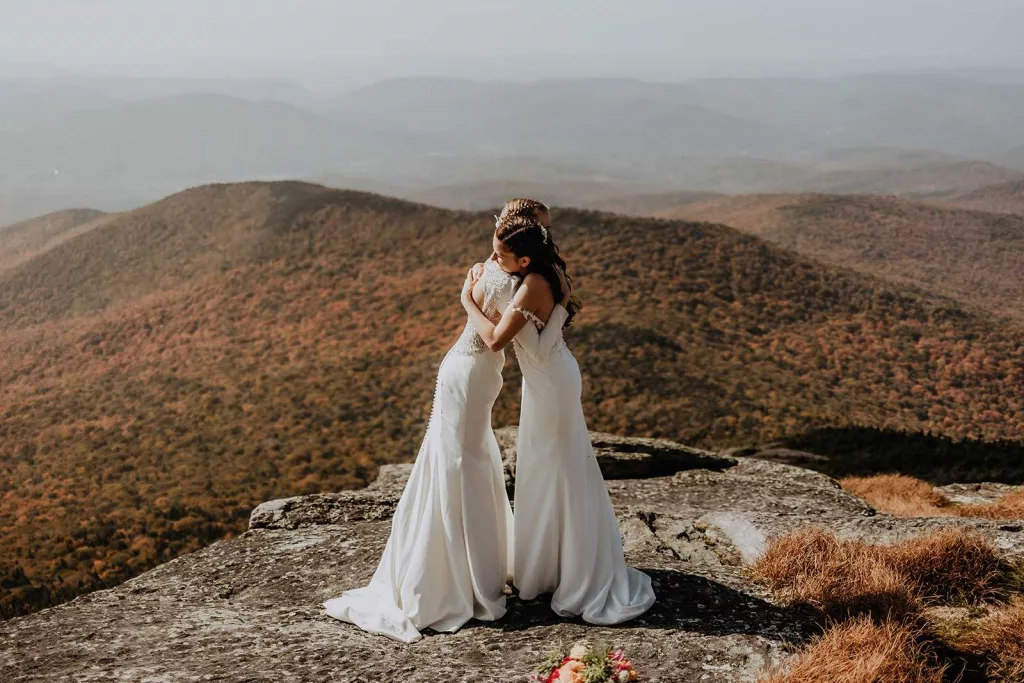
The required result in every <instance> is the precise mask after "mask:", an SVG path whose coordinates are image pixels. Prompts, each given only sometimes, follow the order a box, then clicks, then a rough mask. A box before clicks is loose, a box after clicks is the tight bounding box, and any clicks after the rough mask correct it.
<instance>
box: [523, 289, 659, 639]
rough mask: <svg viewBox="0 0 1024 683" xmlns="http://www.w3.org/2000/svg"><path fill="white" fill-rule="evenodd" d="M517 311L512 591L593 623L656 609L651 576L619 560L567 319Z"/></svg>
mask: <svg viewBox="0 0 1024 683" xmlns="http://www.w3.org/2000/svg"><path fill="white" fill-rule="evenodd" d="M511 305H512V306H515V305H514V304H511ZM516 310H519V311H520V313H522V314H523V315H524V316H526V318H527V320H528V322H527V325H526V326H525V327H524V328H523V330H522V331H521V332H520V333H519V334H518V335H516V338H515V339H514V340H513V344H514V346H515V350H516V357H517V358H518V360H519V367H520V368H521V369H522V372H523V399H522V401H523V402H522V409H521V417H520V420H519V444H518V452H517V459H516V488H515V496H514V498H515V536H514V538H515V542H514V553H513V554H514V569H515V571H514V576H515V585H516V587H517V588H518V589H519V595H520V597H521V598H523V599H526V600H530V599H533V598H535V597H536V596H538V595H540V594H542V593H552V597H551V608H552V609H553V610H554V611H555V612H556V613H557V614H559V615H561V616H565V617H575V616H582V617H583V619H584V621H587V622H589V623H592V624H617V623H620V622H623V621H627V620H629V619H632V618H634V617H637V616H639V615H640V614H643V613H644V612H645V611H647V610H648V609H649V608H650V607H651V605H653V604H654V600H655V597H654V590H653V589H652V587H651V579H650V577H649V576H647V575H646V574H644V573H643V572H640V571H638V570H636V569H634V568H632V567H627V566H626V563H625V559H624V558H623V554H622V537H621V536H620V534H619V524H618V520H617V519H616V517H615V511H614V510H613V509H612V504H611V498H610V497H609V495H608V489H607V488H606V487H605V483H604V477H603V476H602V475H601V468H600V467H599V466H598V464H597V458H596V456H595V455H594V448H593V446H592V445H591V443H590V434H589V432H588V431H587V423H586V418H585V417H584V415H583V405H582V402H581V391H582V378H581V376H580V369H579V365H578V364H577V363H576V358H575V357H573V355H572V353H571V352H570V351H569V349H568V348H567V347H566V345H565V342H564V341H563V340H562V326H563V325H564V323H565V320H566V317H567V315H568V313H567V312H566V310H565V308H563V307H562V306H561V305H556V306H555V308H554V311H553V312H552V313H551V316H550V318H549V320H548V322H547V325H546V326H545V324H544V323H543V322H542V321H541V320H540V319H538V318H537V317H536V316H535V315H534V314H533V313H531V312H529V311H522V310H520V309H518V308H516ZM530 322H532V323H533V324H532V325H531V324H530ZM540 330H543V332H539V331H540ZM538 335H539V337H540V339H539V342H538V341H537V339H538Z"/></svg>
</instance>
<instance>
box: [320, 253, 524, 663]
mask: <svg viewBox="0 0 1024 683" xmlns="http://www.w3.org/2000/svg"><path fill="white" fill-rule="evenodd" d="M478 272H479V273H481V276H480V277H479V279H477V274H476V273H474V274H473V276H472V277H469V278H467V281H466V285H465V289H464V291H463V298H468V300H470V301H473V302H474V306H475V307H476V310H477V311H478V312H479V311H483V313H481V315H483V316H484V317H485V319H487V320H490V319H495V320H497V319H498V317H499V316H500V314H501V312H502V311H504V310H505V308H506V306H507V305H508V303H509V300H510V297H511V294H512V286H513V279H512V278H511V277H510V276H509V274H508V273H506V272H504V271H503V270H502V269H501V267H500V266H499V265H498V263H497V262H495V261H494V260H489V261H488V262H487V263H486V264H485V265H484V266H483V268H481V269H479V271H478ZM504 364H505V354H504V353H503V351H501V350H496V351H492V350H489V349H488V348H487V346H486V345H485V344H484V343H483V342H482V340H481V339H480V337H479V336H478V335H477V334H476V332H475V330H474V328H473V326H472V325H471V324H470V323H468V322H467V324H466V328H465V330H464V331H463V333H462V336H461V337H460V338H459V340H458V341H457V342H456V343H455V345H454V346H453V347H452V348H451V349H450V350H449V351H448V354H447V355H446V356H445V357H444V360H443V361H442V362H441V366H440V369H439V370H438V373H437V384H436V389H435V392H434V403H433V407H432V409H431V414H430V421H429V423H428V425H427V431H426V435H425V436H424V437H423V443H422V445H421V446H420V450H419V454H418V455H417V456H416V462H415V464H414V465H413V469H412V473H411V475H410V477H409V482H408V483H407V484H406V487H405V490H404V492H403V493H402V498H401V500H400V501H399V502H398V507H397V509H396V510H395V515H394V518H393V520H392V525H391V536H390V538H388V542H387V546H386V547H385V548H384V554H383V556H382V557H381V560H380V564H379V565H378V566H377V570H376V572H375V573H374V575H373V578H372V579H371V580H370V584H369V585H368V586H366V587H364V588H359V589H356V590H350V591H346V592H344V593H343V594H342V595H341V596H340V597H337V598H333V599H331V600H328V601H327V602H325V603H323V605H324V608H325V609H326V611H327V614H328V615H330V616H332V617H335V618H336V619H341V620H342V621H347V622H350V623H352V624H355V625H356V626H358V627H359V628H361V629H363V630H366V631H370V632H373V633H379V634H382V635H385V636H388V637H390V638H393V639H395V640H399V641H403V642H406V643H411V642H414V641H417V640H419V639H420V638H421V637H422V636H421V635H420V631H421V630H423V629H425V628H428V627H429V628H431V629H433V630H435V631H455V630H457V629H458V628H459V627H461V626H462V625H463V624H465V623H466V622H467V621H469V619H470V618H473V617H475V618H477V619H481V620H485V621H492V620H495V619H499V618H500V617H501V616H503V615H504V614H505V594H504V589H505V585H506V581H507V580H508V579H509V578H510V576H511V570H512V525H513V522H512V510H511V507H510V505H509V501H508V495H507V494H506V493H505V481H504V475H503V471H502V463H501V454H500V451H499V448H498V443H497V441H496V440H495V437H494V432H493V431H492V429H491V408H492V407H493V405H494V401H495V399H496V398H497V396H498V392H499V391H500V390H501V385H502V377H501V370H502V367H503V366H504Z"/></svg>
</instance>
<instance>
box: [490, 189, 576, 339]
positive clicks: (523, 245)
mask: <svg viewBox="0 0 1024 683" xmlns="http://www.w3.org/2000/svg"><path fill="white" fill-rule="evenodd" d="M542 206H543V205H542ZM545 208H546V207H545ZM494 236H495V237H497V238H498V240H499V241H501V242H502V244H504V245H505V246H506V247H507V248H508V250H509V251H511V252H512V253H513V254H515V255H516V258H523V257H524V256H528V257H530V265H529V266H527V268H526V271H527V273H537V274H538V275H540V276H541V277H543V278H544V279H545V280H546V281H547V283H548V285H549V286H550V287H551V293H552V295H554V297H555V302H559V301H561V300H562V296H563V295H564V294H565V292H563V291H562V281H561V279H560V278H559V277H558V273H557V272H555V268H556V267H558V268H560V269H561V270H562V272H563V273H564V274H565V280H566V282H568V283H569V288H570V291H571V289H572V278H571V277H569V273H568V271H567V269H566V266H565V260H564V259H562V257H561V255H560V254H559V251H558V245H556V244H555V242H554V240H552V239H551V231H550V230H549V229H548V228H545V227H544V226H542V225H541V224H540V223H538V222H537V220H536V219H535V218H532V217H530V216H526V215H522V214H512V213H510V212H506V215H505V216H503V217H502V218H500V219H499V220H498V224H497V226H496V227H495V229H494ZM581 307H582V302H581V301H580V299H579V297H578V296H575V295H571V296H570V297H569V301H568V302H567V303H566V306H565V310H566V311H568V312H569V317H568V318H567V319H566V321H565V326H566V327H568V326H569V325H571V324H572V321H573V319H574V318H575V317H576V313H577V312H578V311H579V310H580V308H581Z"/></svg>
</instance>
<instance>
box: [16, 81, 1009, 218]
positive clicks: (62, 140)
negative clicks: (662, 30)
mask: <svg viewBox="0 0 1024 683" xmlns="http://www.w3.org/2000/svg"><path fill="white" fill-rule="evenodd" d="M1022 114H1024V84H1022V83H1019V82H1016V81H1015V80H1014V79H1012V78H1008V77H1007V78H1004V79H1002V80H1000V79H998V78H995V77H993V76H991V75H981V74H974V75H972V74H970V73H957V74H913V75H911V74H903V75H900V74H893V75H875V76H862V77H850V78H840V79H833V80H787V79H768V80H742V79H734V80H705V81H695V82H688V83H678V84H670V83H647V82H642V81H634V80H626V79H595V80H560V81H538V82H533V83H480V82H474V81H468V80H455V79H431V78H412V79H399V80H392V81H386V82H381V83H377V84H374V85H372V86H368V87H365V88H360V89H357V90H354V91H351V92H346V93H343V94H340V95H337V96H333V97H318V96H316V95H314V94H312V93H310V92H308V91H306V90H304V89H303V88H301V87H299V86H296V85H294V84H291V83H288V82H286V81H251V82H249V81H232V80H209V81H202V80H173V79H172V80H145V79H95V78H93V79H89V78H74V77H70V76H54V77H52V78H34V79H30V78H22V79H12V78H8V79H5V80H0V224H4V223H10V222H14V221H16V220H20V219H23V218H28V217H31V216H34V215H38V214H40V213H46V212H48V211H52V210H58V209H64V208H71V207H72V206H76V205H87V206H96V207H97V208H99V209H103V210H122V209H125V208H131V207H135V206H138V205H139V204H141V203H145V202H148V201H152V200H154V199H156V198H158V197H161V196H164V195H166V194H168V193H171V192H173V191H176V190H178V189H182V188H185V187H189V186H193V185H198V184H204V183H208V182H213V181H237V180H247V179H281V178H308V179H315V180H322V179H327V178H331V177H342V178H346V179H348V181H346V183H345V184H346V185H347V186H352V187H359V188H365V189H378V188H379V189H382V190H386V191H389V192H391V193H392V194H401V195H403V196H410V197H413V196H421V195H422V196H429V193H430V192H432V191H434V190H435V189H437V188H451V187H453V186H458V185H464V184H467V183H478V182H488V183H496V182H515V183H522V182H545V183H549V182H557V183H579V182H583V181H588V182H589V181H597V182H599V183H606V184H609V185H614V186H624V187H626V188H627V189H629V190H630V191H636V192H638V193H648V194H650V193H657V192H687V191H697V192H719V193H749V192H766V191H771V192H793V191H821V192H873V193H878V192H882V193H900V194H902V193H907V192H920V193H939V192H966V191H970V190H973V189H977V188H978V187H980V186H982V185H989V184H994V183H997V182H1010V181H1012V180H1015V179H1016V178H1015V177H1014V174H1015V173H1020V172H1021V171H1024V128H1022V127H1021V125H1020V121H1021V120H1022V118H1024V116H1022ZM922 169H932V171H931V172H932V176H933V177H931V178H927V177H925V175H926V173H925V172H924V171H922ZM93 197H95V200H94V201H90V199H92V198H93Z"/></svg>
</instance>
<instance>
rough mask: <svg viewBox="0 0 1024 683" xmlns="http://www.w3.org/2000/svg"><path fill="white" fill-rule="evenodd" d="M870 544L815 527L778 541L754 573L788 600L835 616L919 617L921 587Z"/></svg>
mask: <svg viewBox="0 0 1024 683" xmlns="http://www.w3.org/2000/svg"><path fill="white" fill-rule="evenodd" d="M870 548H871V546H869V545H867V544H864V543H860V542H856V541H841V540H839V539H838V538H837V537H836V536H835V534H832V533H830V532H827V531H825V530H823V529H818V528H809V529H805V530H803V531H799V532H796V533H793V534H789V535H786V536H783V537H781V538H778V539H775V540H773V541H772V542H771V544H770V545H769V546H768V549H767V551H766V552H765V553H764V555H762V556H761V558H760V559H759V560H758V561H757V562H755V563H754V564H753V565H752V566H751V567H750V573H751V575H752V576H753V578H754V579H755V580H756V581H759V582H760V583H763V584H764V585H766V586H768V588H769V589H770V590H771V591H772V592H773V593H775V594H776V595H777V596H778V597H779V598H780V599H781V600H782V601H783V602H786V603H788V604H791V605H809V606H811V607H813V608H815V609H816V610H818V611H820V612H821V613H822V614H823V615H825V616H827V617H829V618H832V619H844V618H847V617H851V616H857V615H870V616H871V617H873V618H875V619H878V620H883V619H892V620H897V621H905V620H908V619H912V618H914V617H916V615H917V614H918V613H919V611H920V601H919V599H918V594H917V589H916V587H915V586H914V584H913V583H912V582H910V581H908V580H907V578H906V577H905V576H904V575H902V574H900V572H899V571H897V570H896V569H895V568H894V567H892V566H890V565H888V564H886V563H883V562H880V561H879V560H878V557H877V555H876V554H875V553H873V552H869V549H870Z"/></svg>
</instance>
